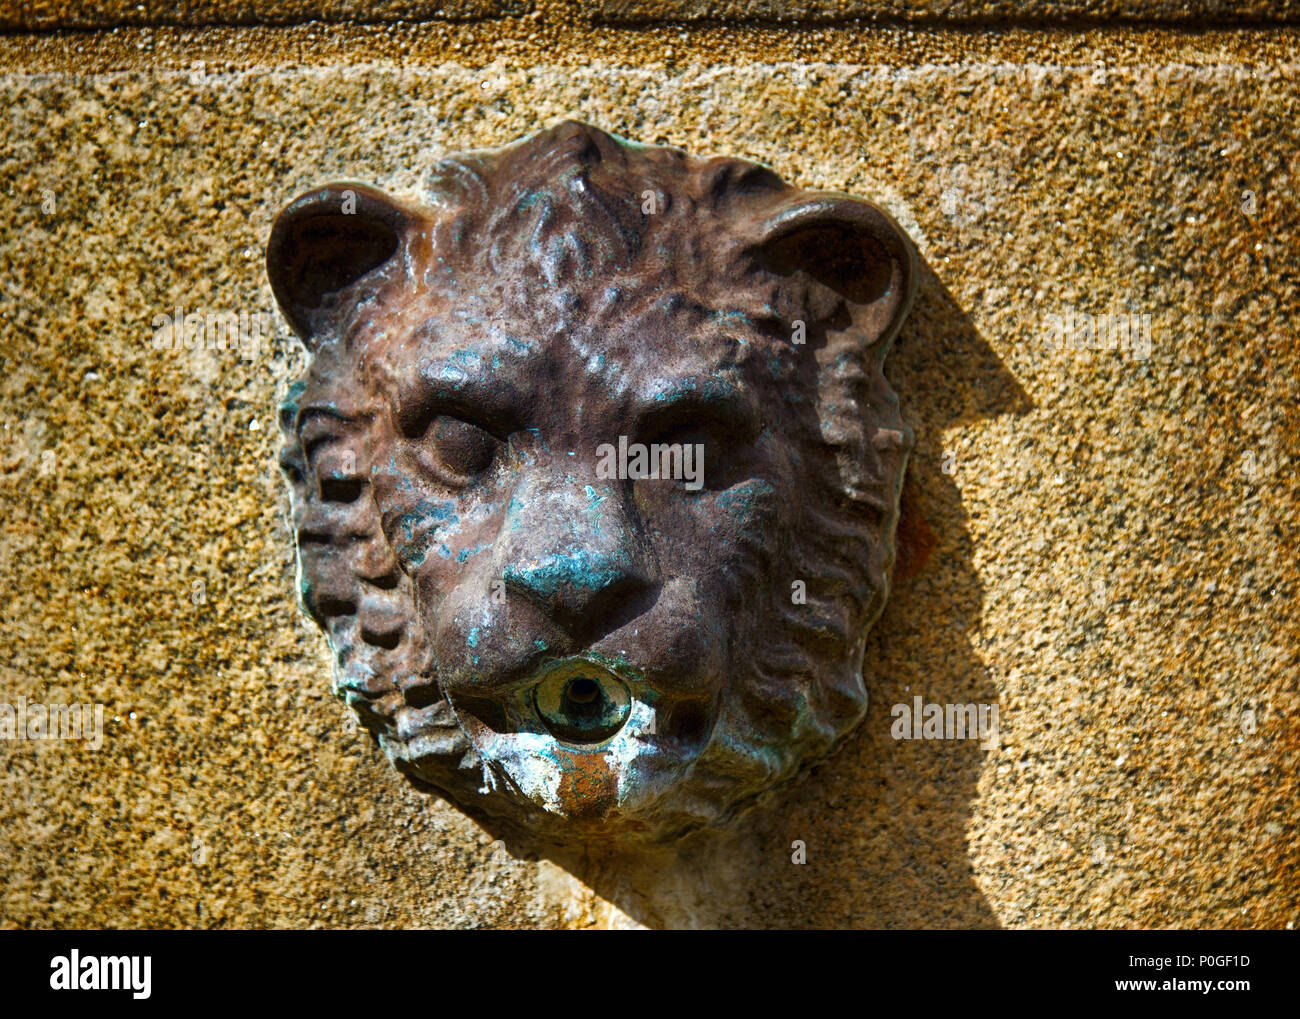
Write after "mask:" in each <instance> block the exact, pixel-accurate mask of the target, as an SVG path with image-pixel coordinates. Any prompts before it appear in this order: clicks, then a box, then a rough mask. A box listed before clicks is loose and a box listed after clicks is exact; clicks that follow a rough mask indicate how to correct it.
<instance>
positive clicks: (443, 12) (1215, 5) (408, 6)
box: [0, 0, 1300, 30]
mask: <svg viewBox="0 0 1300 1019" xmlns="http://www.w3.org/2000/svg"><path fill="white" fill-rule="evenodd" d="M532 10H547V11H551V12H553V13H555V14H557V15H558V16H561V17H567V18H570V19H573V20H586V19H592V20H595V21H609V22H619V21H627V22H637V21H697V20H707V19H718V20H725V19H730V20H733V21H734V20H752V21H776V22H793V21H799V22H804V23H810V24H811V23H832V22H840V21H853V20H858V21H864V22H916V23H936V24H937V23H944V22H948V23H992V22H1016V23H1048V22H1062V21H1080V20H1082V21H1097V22H1111V21H1157V22H1172V23H1179V24H1202V23H1212V24H1234V23H1243V22H1260V21H1263V22H1285V21H1294V20H1296V18H1297V16H1300V3H1298V2H1297V0H1246V2H1240V0H1237V2H1234V0H923V2H920V3H917V2H915V0H593V2H587V0H559V2H556V0H185V2H182V3H175V2H170V0H148V2H146V3H134V2H132V0H106V2H103V0H102V2H98V3H95V4H85V3H76V2H71V0H32V2H30V3H12V2H11V3H8V4H0V28H9V29H28V30H30V29H51V28H108V27H113V26H117V25H291V24H299V23H302V22H307V21H323V22H354V23H373V22H390V21H429V20H467V19H476V18H493V17H501V16H503V15H514V14H521V13H524V12H527V11H532Z"/></svg>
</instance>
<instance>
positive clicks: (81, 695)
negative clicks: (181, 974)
mask: <svg viewBox="0 0 1300 1019" xmlns="http://www.w3.org/2000/svg"><path fill="white" fill-rule="evenodd" d="M318 38H323V37H320V36H314V35H312V33H311V32H293V31H291V32H288V33H267V32H263V33H258V32H252V33H249V34H244V33H239V32H235V33H228V34H225V35H218V36H208V35H204V34H203V33H195V34H191V35H184V34H180V35H176V36H164V35H163V34H161V33H152V34H136V35H133V34H131V33H114V36H113V37H112V38H111V39H106V40H104V41H103V42H102V43H100V42H97V41H96V40H94V39H77V40H47V41H45V42H42V43H41V44H39V45H33V44H30V43H29V42H28V41H24V40H4V41H0V66H2V67H4V68H6V72H5V74H4V75H3V77H0V100H2V101H3V105H4V108H5V109H6V110H8V111H9V127H8V130H7V131H6V133H5V134H4V135H3V138H0V187H2V188H3V194H4V195H5V197H6V199H7V200H8V203H9V205H8V208H9V214H8V215H7V216H6V217H5V219H4V222H3V225H2V226H0V270H2V272H0V287H3V290H2V291H0V294H2V295H3V296H2V297H0V315H2V316H3V320H2V321H0V505H2V506H3V510H4V512H3V514H2V515H0V589H3V590H4V591H5V593H6V599H5V605H4V607H3V610H0V647H2V648H3V649H4V655H3V659H2V660H0V666H2V667H0V692H2V694H3V696H0V700H5V701H10V702H12V701H14V700H15V699H16V698H18V697H19V696H22V697H26V698H27V699H28V700H29V701H42V702H86V701H98V702H100V703H103V704H104V705H105V706H106V714H107V716H108V718H107V725H106V733H105V739H104V743H103V746H102V748H101V749H100V750H98V751H95V750H93V749H91V747H90V746H88V745H86V744H77V743H43V742H20V741H5V742H3V743H0V754H2V755H3V756H4V762H3V768H0V787H2V788H0V866H2V867H3V870H4V873H5V880H4V882H3V886H2V887H0V922H3V923H4V924H5V925H11V926H43V927H48V926H61V927H70V926H78V925H101V924H105V925H112V926H123V927H141V926H297V925H311V924H319V925H322V926H374V925H413V924H427V925H450V926H530V925H563V926H575V927H576V926H602V925H628V924H633V923H640V924H646V925H650V926H656V925H664V924H722V925H750V926H877V925H896V926H901V925H934V926H973V925H1005V926H1065V925H1068V926H1072V927H1076V926H1139V925H1140V926H1157V927H1158V926H1229V927H1231V926H1285V925H1287V924H1289V923H1294V922H1295V921H1296V920H1297V919H1300V916H1298V914H1300V859H1298V853H1300V850H1298V849H1297V846H1298V845H1300V832H1297V817H1298V816H1300V809H1298V808H1300V795H1298V790H1297V774H1298V773H1300V760H1297V756H1298V755H1297V749H1298V747H1300V739H1298V738H1297V721H1298V718H1300V697H1298V696H1297V692H1296V677H1297V668H1298V665H1300V663H1298V662H1297V648H1298V646H1300V641H1298V640H1297V630H1296V624H1295V620H1296V618H1297V604H1296V594H1297V588H1296V564H1295V552H1294V549H1295V547H1296V543H1297V540H1300V505H1298V504H1297V499H1296V497H1295V493H1296V483H1295V466H1296V457H1297V452H1298V451H1297V449H1296V436H1297V430H1298V426H1300V421H1298V420H1297V405H1298V397H1300V382H1297V378H1298V376H1300V363H1298V362H1300V348H1298V346H1297V344H1296V341H1295V330H1294V322H1295V321H1296V319H1297V315H1298V314H1300V306H1298V305H1300V302H1298V300H1297V290H1296V287H1297V280H1296V265H1295V258H1294V251H1295V249H1296V244H1297V235H1296V233H1297V225H1296V224H1297V223H1298V222H1300V217H1298V216H1297V212H1298V211H1300V210H1297V203H1296V200H1295V197H1294V195H1295V191H1296V183H1297V182H1296V174H1297V166H1296V162H1295V153H1296V152H1297V151H1298V149H1297V137H1296V133H1297V128H1296V124H1297V112H1298V110H1297V107H1298V106H1300V94H1298V92H1297V80H1296V53H1297V44H1296V37H1295V35H1294V34H1293V33H1291V32H1281V33H1238V34H1228V35H1215V34H1207V35H1202V36H1196V37H1192V38H1182V37H1176V36H1171V35H1168V34H1165V33H1107V34H1106V35H1104V36H1074V37H1064V36H1061V35H1056V34H1054V35H1051V36H1038V35H1035V34H1033V33H1018V34H1013V35H1011V36H1005V37H998V36H978V35H976V36H967V35H963V36H962V37H960V38H958V37H951V36H943V35H938V36H931V37H925V38H916V37H912V36H906V37H904V36H895V35H891V34H888V33H881V34H878V35H873V36H871V37H863V36H858V35H853V34H851V33H843V34H839V33H820V34H819V33H810V34H802V35H801V34H797V33H796V34H791V35H790V36H780V35H775V34H772V33H764V32H755V33H728V32H725V31H710V32H705V33H701V34H700V35H698V36H693V37H691V38H689V39H679V38H677V37H672V38H670V39H662V38H657V39H654V40H645V41H644V42H643V43H642V44H641V45H639V46H633V45H632V44H631V42H630V40H636V39H637V38H638V37H637V36H635V35H634V34H629V33H620V32H611V33H595V34H591V35H579V36H566V35H564V34H563V33H561V34H559V35H556V36H550V35H542V36H540V37H539V38H538V39H537V40H535V41H533V42H527V41H521V42H518V43H502V44H501V45H500V46H498V47H494V46H493V43H494V42H500V40H497V39H494V38H493V36H492V34H491V32H490V30H488V29H486V28H480V29H469V28H466V29H459V30H456V31H450V30H446V29H438V30H432V29H430V30H428V31H424V30H419V31H416V30H406V31H403V32H401V33H400V34H393V35H387V34H384V33H374V32H370V31H364V32H363V31H358V32H356V33H354V34H348V33H345V32H344V33H336V34H331V35H330V37H329V38H328V40H327V41H321V42H320V43H319V44H315V43H312V41H311V40H312V39H318ZM164 43H165V44H164ZM223 47H224V49H223ZM331 47H332V48H331ZM668 47H672V51H671V52H670V51H669V50H668ZM313 53H315V55H316V57H317V58H318V59H320V60H321V61H322V66H319V67H312V66H300V67H293V66H285V67H284V68H282V69H278V70H275V69H268V67H269V66H271V65H274V64H275V63H277V62H279V61H281V60H283V61H285V62H286V64H287V63H296V62H298V61H299V60H300V59H301V58H302V56H303V54H307V55H308V56H310V55H311V54H313ZM223 54H224V56H223ZM324 57H328V61H326V60H324ZM198 60H206V61H208V64H207V65H206V69H200V68H198V67H197V66H193V65H192V62H194V61H198ZM361 62H365V66H349V65H351V64H354V63H361ZM225 64H228V65H229V66H231V67H232V68H234V69H233V70H229V71H220V72H218V73H214V72H213V71H212V68H213V67H221V66H224V65H225ZM467 64H470V65H471V66H466V65H467ZM244 65H250V66H251V69H249V70H241V69H240V68H241V67H242V66H244ZM113 67H125V68H128V70H125V71H117V72H114V71H111V70H110V69H111V68H113ZM47 71H48V72H50V73H36V72H47ZM71 72H76V73H71ZM565 116H577V117H581V118H584V119H587V120H589V121H592V122H594V123H597V124H599V125H601V126H602V127H605V128H607V129H609V130H613V131H616V132H618V133H620V134H623V135H626V136H629V137H632V138H636V139H640V140H644V141H653V142H673V143H678V144H681V145H684V146H686V147H689V148H690V149H692V150H695V151H718V152H725V153H729V154H733V155H739V156H744V157H748V158H754V159H760V160H764V161H767V162H769V163H770V164H772V165H773V166H774V167H775V168H776V169H777V170H778V171H779V172H781V173H782V174H783V175H785V176H787V177H788V178H789V179H791V180H792V181H793V182H795V183H797V184H800V185H804V186H822V187H839V188H844V189H846V190H849V191H851V192H854V193H859V194H864V195H867V196H869V197H875V198H876V199H877V200H879V201H880V202H882V203H883V204H884V205H886V206H887V207H888V208H889V209H891V210H892V211H893V212H894V214H895V216H896V217H897V218H898V219H899V220H900V222H901V223H902V224H903V225H904V226H905V227H906V228H907V229H908V230H909V232H910V233H911V234H912V236H913V237H915V238H917V240H918V242H919V243H920V245H921V247H922V252H923V256H924V258H925V260H926V262H927V264H928V271H927V275H926V279H925V280H924V281H923V284H922V290H921V294H920V296H919V298H918V301H917V305H916V310H915V312H914V314H913V317H912V319H911V320H910V322H909V325H908V326H907V328H906V329H905V330H904V332H903V333H902V335H901V337H900V340H899V343H898V345H897V348H896V352H895V353H894V355H893V356H892V357H891V361H890V365H889V369H888V370H889V372H890V375H891V379H892V380H893V382H894V384H895V388H896V389H897V390H898V391H899V392H900V393H902V394H904V401H903V411H904V415H905V417H906V418H907V420H909V422H910V423H911V424H912V425H913V427H914V428H915V429H916V432H917V438H918V449H917V455H916V458H915V461H914V464H913V467H912V470H911V482H910V484H911V491H910V495H909V504H910V506H911V511H910V519H911V521H912V523H911V525H910V526H911V527H912V535H913V545H914V546H915V547H916V548H917V549H919V550H920V554H918V555H917V556H915V557H914V559H913V561H912V563H911V565H910V568H909V575H908V576H906V577H905V578H904V579H902V580H901V581H900V582H899V583H898V585H897V586H896V589H895V591H894V594H893V596H892V597H891V601H890V604H889V606H888V608H887V609H886V612H885V614H884V616H883V617H882V619H881V620H880V622H879V623H878V625H877V628H876V630H875V632H874V636H873V637H872V640H871V643H870V645H869V647H868V654H867V660H868V668H867V670H866V681H867V687H868V690H869V692H870V695H871V698H872V703H871V706H870V708H869V714H868V717H867V720H866V721H865V723H864V724H863V727H862V728H861V729H860V730H859V732H858V733H857V734H856V735H855V736H854V737H853V738H852V739H851V740H850V742H849V743H848V744H846V746H845V747H844V748H843V749H842V750H841V751H840V752H839V753H838V754H837V755H836V756H835V757H834V758H832V759H831V760H830V761H829V762H828V763H827V764H826V765H824V766H822V767H820V768H819V769H817V771H816V772H815V773H814V774H813V775H812V776H811V777H810V779H809V780H808V781H806V782H804V783H803V784H801V785H800V786H798V787H797V788H795V789H794V790H792V791H790V792H788V793H786V794H783V795H781V796H779V797H778V798H776V799H775V800H774V801H773V802H771V803H769V804H768V805H766V806H765V807H763V808H761V809H760V810H758V811H756V812H754V813H752V814H750V815H748V816H747V817H746V818H745V819H743V821H742V823H741V824H740V826H739V827H738V828H737V830H736V831H735V832H734V833H733V834H731V835H729V836H727V837H720V838H718V837H705V838H703V839H695V840H692V841H691V842H690V843H689V844H687V845H686V846H683V847H682V849H681V850H680V854H679V855H678V856H677V857H675V858H670V859H650V860H646V859H625V858H606V857H597V858H586V859H583V858H580V857H578V856H576V855H575V856H574V857H573V858H557V859H555V860H549V861H541V862H531V861H528V860H524V859H517V858H515V857H514V856H512V855H511V854H510V852H509V851H508V850H507V849H506V848H505V847H502V846H499V845H497V846H494V845H493V844H492V843H491V840H490V838H489V837H488V836H487V835H486V834H484V833H483V832H482V831H481V830H480V829H478V828H477V827H476V826H475V825H473V824H471V823H470V822H468V821H467V820H465V819H464V818H463V817H462V816H461V815H460V814H458V813H457V812H456V811H455V810H454V809H452V808H451V807H449V806H447V805H446V804H444V803H441V802H439V801H436V800H433V799H429V798H426V797H424V796H423V795H421V794H420V793H418V792H416V791H414V790H413V789H411V788H409V787H408V786H406V785H405V784H404V782H403V781H402V780H401V779H400V778H399V777H398V776H396V775H394V774H392V773H391V772H390V770H389V769H388V767H387V765H386V763H385V762H384V761H383V759H382V757H381V755H380V754H379V753H378V751H377V750H376V749H375V748H374V747H373V746H371V745H370V744H369V743H368V741H367V740H366V739H365V738H364V735H363V734H361V733H358V732H357V731H355V730H354V729H353V728H352V727H350V726H349V725H348V724H347V722H346V720H345V714H344V711H343V709H342V707H341V706H340V705H339V704H338V703H337V702H336V701H334V700H333V698H332V697H330V696H329V693H328V680H327V666H328V663H327V662H326V661H325V660H324V644H323V641H322V640H321V639H320V638H319V637H318V636H317V635H316V634H315V633H314V632H313V629H312V628H311V627H310V626H309V624H308V623H307V621H306V620H305V619H303V618H302V617H301V616H300V615H299V613H298V610H297V609H296V607H295V606H294V604H293V593H292V592H293V586H294V578H293V576H292V572H291V567H290V562H289V558H288V556H287V551H288V547H289V544H288V534H287V526H286V523H287V522H286V517H285V514H286V507H287V498H286V494H285V492H284V488H283V484H282V482H281V481H280V480H279V478H278V477H277V468H276V465H275V450H276V447H277V445H278V440H277V438H276V437H275V427H274V425H275V422H274V407H275V404H276V397H277V396H278V395H279V394H280V392H281V391H282V389H283V386H284V385H285V383H286V380H287V379H288V378H289V377H291V376H292V375H294V374H296V372H297V358H298V357H299V355H298V353H297V352H296V350H295V346H294V343H293V342H291V340H290V337H289V336H288V334H287V331H286V330H285V329H284V328H283V327H281V326H280V325H279V323H278V320H274V321H275V325H274V326H273V328H272V331H271V335H270V337H269V339H268V341H267V343H266V344H265V345H264V347H263V349H261V350H260V351H259V352H258V354H257V356H256V357H253V358H251V359H249V360H244V359H243V358H241V357H239V356H237V355H236V354H234V353H233V352H230V351H224V352H223V351H204V352H185V351H157V350H154V349H153V345H152V342H151V334H152V329H151V322H152V320H153V317H154V316H155V315H158V314H160V313H165V312H169V311H170V309H172V308H173V307H175V306H176V305H178V304H179V305H183V306H185V307H186V308H187V309H194V308H202V309H205V310H216V309H233V310H245V311H249V312H258V311H265V312H267V313H268V314H269V313H271V312H272V311H273V303H272V298H271V295H270V291H269V288H268V286H267V284H266V281H265V277H264V272H263V267H262V262H261V258H262V250H263V245H264V243H265V240H266V235H267V230H268V228H269V223H270V219H271V217H272V215H273V214H274V212H275V210H276V209H278V208H279V207H280V205H281V204H283V202H284V201H285V200H286V199H287V198H289V197H291V196H293V195H294V194H297V193H298V192H300V191H301V190H304V189H305V188H307V187H309V186H311V185H314V184H317V183H320V182H322V181H325V180H328V179H330V178H334V177H338V176H344V175H346V176H355V177H359V178H363V179H369V180H371V181H373V182H375V183H376V184H379V185H381V186H384V187H386V188H389V189H392V190H395V191H399V192H400V191H402V190H403V189H410V188H412V187H414V186H415V185H416V184H417V183H418V181H419V179H420V175H421V173H422V172H423V171H424V170H425V169H426V168H427V167H428V166H429V165H430V163H431V162H432V161H433V160H434V159H435V158H436V157H437V156H438V155H440V154H441V153H443V152H444V151H449V150H455V149H461V148H465V147H472V146H476V145H490V144H497V143H501V142H504V141H506V140H509V139H511V138H514V137H517V136H519V135H521V134H523V133H526V132H527V131H529V130H531V129H534V128H536V127H538V126H540V125H543V124H548V123H553V122H554V121H556V120H558V119H560V118H562V117H565ZM1246 191H1250V192H1253V196H1252V197H1253V198H1254V202H1253V203H1252V202H1251V201H1250V200H1249V199H1248V198H1247V197H1246V196H1245V195H1244V192H1246ZM1246 210H1253V211H1246ZM1069 309H1075V310H1077V311H1080V312H1089V313H1099V314H1104V313H1109V312H1112V311H1123V312H1124V313H1126V314H1127V313H1131V314H1134V315H1138V316H1142V315H1149V316H1150V322H1151V339H1152V349H1151V353H1150V357H1149V359H1147V360H1145V361H1136V360H1133V359H1132V358H1131V357H1128V356H1124V355H1123V354H1122V353H1120V352H1116V351H1101V350H1078V351H1061V350H1054V349H1052V347H1051V345H1050V344H1049V343H1048V341H1047V326H1048V324H1049V322H1050V320H1049V319H1047V317H1046V316H1049V315H1052V314H1064V313H1065V312H1066V311H1068V310H1069ZM918 519H919V520H923V521H924V522H923V523H920V522H918ZM927 534H929V535H930V536H931V538H930V541H931V542H932V544H933V549H932V551H931V552H930V554H929V555H928V557H926V556H925V555H924V554H923V553H924V549H925V547H926V545H927V544H928V543H929V542H927V540H926V535H927ZM916 695H920V696H923V697H924V698H925V700H926V701H927V702H939V703H944V702H987V703H997V704H998V705H999V706H1000V712H1001V745H1000V746H998V747H996V748H989V749H987V750H984V749H981V748H980V746H979V745H978V744H977V743H975V742H970V741H966V742H956V741H948V742H944V741H912V742H903V741H895V740H894V739H892V738H891V735H890V726H891V721H892V719H891V716H890V708H891V706H892V705H894V704H897V703H908V702H910V700H911V698H912V697H913V696H916ZM1247 712H1251V714H1250V715H1247V714H1246V713H1247ZM795 840H803V842H804V843H805V844H806V852H807V863H806V864H805V865H802V866H800V865H796V864H794V863H792V862H791V844H792V843H793V842H794V841H795Z"/></svg>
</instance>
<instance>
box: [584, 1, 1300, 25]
mask: <svg viewBox="0 0 1300 1019" xmlns="http://www.w3.org/2000/svg"><path fill="white" fill-rule="evenodd" d="M594 13H595V15H596V17H597V19H598V20H608V21H628V22H636V21H695V20H703V19H717V20H733V21H734V20H742V19H743V20H755V21H778V22H792V21H799V22H805V23H818V22H837V21H850V20H860V21H863V22H867V23H870V22H916V23H922V24H942V23H949V24H951V23H975V24H980V23H985V24H991V23H995V22H1004V23H1005V22H1014V23H1017V24H1043V23H1051V22H1077V21H1095V22H1115V21H1157V22H1175V23H1179V24H1197V23H1213V24H1230V23H1233V22H1250V21H1294V20H1295V18H1296V16H1297V15H1298V14H1300V4H1297V3H1296V2H1295V0H1249V2H1246V3H1234V2H1232V0H1190V2H1189V0H921V2H919V3H918V2H917V0H596V3H595V5H594Z"/></svg>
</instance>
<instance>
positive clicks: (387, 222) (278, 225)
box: [266, 181, 422, 350]
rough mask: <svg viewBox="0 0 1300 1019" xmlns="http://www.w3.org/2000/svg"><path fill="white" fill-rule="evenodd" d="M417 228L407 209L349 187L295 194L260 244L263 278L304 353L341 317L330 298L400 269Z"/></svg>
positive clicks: (365, 188) (382, 196)
mask: <svg viewBox="0 0 1300 1019" xmlns="http://www.w3.org/2000/svg"><path fill="white" fill-rule="evenodd" d="M421 226H422V223H421V220H420V216H419V214H418V213H417V212H416V211H415V210H414V209H411V208H409V207H408V206H406V205H405V204H403V203H402V202H399V201H397V200H396V199H394V198H392V197H390V196H388V195H386V194H384V193H383V192H382V191H379V190H377V189H376V188H372V187H368V186H366V185H365V184H358V183H353V182H349V181H341V182H339V183H335V184H327V185H325V186H324V187H319V188H316V189H315V190H313V191H309V192H307V193H306V194H304V195H299V196H298V197H297V198H296V199H294V200H293V201H292V202H290V203H289V204H288V205H287V206H286V207H285V208H284V209H282V210H281V211H280V214H279V215H278V216H276V218H275V223H274V225H273V226H272V227H271V237H270V240H269V241H268V242H267V246H266V272H267V276H268V277H269V278H270V280H271V289H272V291H273V292H274V293H275V299H276V301H278V302H279V304H280V309H281V310H282V311H283V312H284V315H285V318H287V319H288V320H289V324H290V325H291V326H293V329H294V331H295V332H296V333H297V334H298V335H299V336H300V337H301V338H302V340H303V342H304V343H305V344H306V345H307V347H308V348H309V349H313V350H314V349H315V348H316V346H317V345H318V344H319V343H320V342H321V339H322V337H323V336H325V335H327V334H328V333H329V332H330V331H331V329H332V328H333V327H334V326H336V325H337V320H338V319H339V317H340V316H341V315H342V314H344V313H345V311H346V309H345V308H341V307H339V306H337V303H336V302H334V301H332V300H331V299H332V298H333V297H334V295H336V294H338V293H339V292H341V291H343V290H345V289H346V288H348V287H349V286H351V285H352V284H353V283H356V282H358V281H359V280H362V279H365V278H366V277H368V276H370V275H371V274H372V273H379V272H382V271H385V270H386V269H387V268H389V267H393V266H397V265H399V264H400V263H401V262H402V256H403V255H404V253H405V252H404V249H405V247H406V246H407V244H409V243H410V241H411V239H412V237H413V236H415V235H416V234H418V233H419V231H420V229H421Z"/></svg>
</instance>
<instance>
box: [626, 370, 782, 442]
mask: <svg viewBox="0 0 1300 1019" xmlns="http://www.w3.org/2000/svg"><path fill="white" fill-rule="evenodd" d="M639 403H640V406H639V407H638V408H637V410H636V416H637V418H638V419H639V420H640V421H642V422H643V423H644V425H646V426H649V427H650V429H651V430H656V429H658V428H669V427H673V426H675V425H679V424H694V423H699V422H702V421H703V422H712V423H716V424H719V425H723V426H726V427H728V428H730V429H734V430H736V431H741V432H748V431H750V430H751V429H752V428H753V427H754V426H755V425H756V424H757V423H758V420H759V416H760V415H759V408H758V400H757V399H756V397H755V395H754V393H753V392H752V391H751V390H750V389H748V388H746V387H742V386H739V385H737V384H735V383H734V382H732V381H730V380H728V379H726V378H725V376H724V377H721V378H719V377H711V378H706V379H705V380H703V381H702V382H701V381H699V380H697V379H694V378H688V379H680V380H677V381H675V382H673V383H670V384H669V385H668V386H667V387H665V388H660V389H657V390H656V391H654V392H652V393H646V394H643V395H642V397H641V399H640V401H639Z"/></svg>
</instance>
